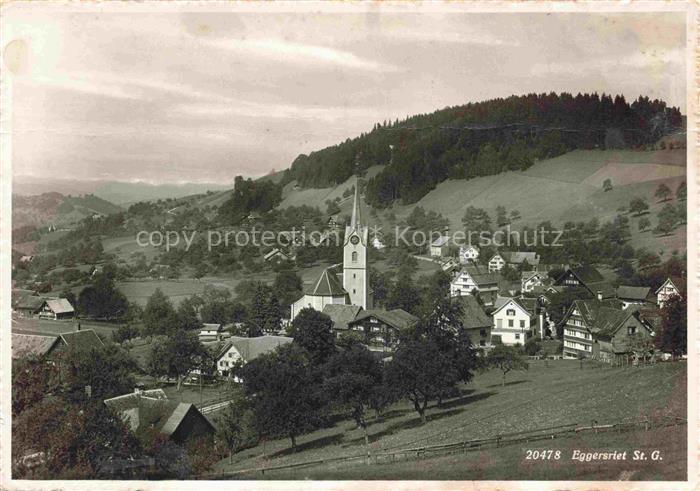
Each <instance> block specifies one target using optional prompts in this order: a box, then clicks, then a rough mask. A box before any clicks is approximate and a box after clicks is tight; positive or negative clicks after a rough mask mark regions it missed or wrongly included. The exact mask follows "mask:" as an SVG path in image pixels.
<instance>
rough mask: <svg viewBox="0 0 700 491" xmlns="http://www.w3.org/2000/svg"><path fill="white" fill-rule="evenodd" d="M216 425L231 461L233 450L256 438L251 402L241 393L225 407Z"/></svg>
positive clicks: (246, 444)
mask: <svg viewBox="0 0 700 491" xmlns="http://www.w3.org/2000/svg"><path fill="white" fill-rule="evenodd" d="M218 426H219V428H220V430H219V434H220V435H221V438H222V440H223V441H224V442H226V446H227V447H228V449H229V458H230V460H231V462H233V454H234V453H235V452H238V451H239V450H242V449H243V448H245V447H247V446H248V445H253V444H254V443H255V442H256V441H257V439H258V435H257V433H256V432H255V416H254V414H253V409H252V407H251V403H250V402H249V401H248V400H247V399H246V398H245V397H244V396H243V395H242V394H239V395H237V397H235V398H234V399H233V400H232V401H231V403H230V404H229V405H228V406H227V407H226V409H225V410H224V411H223V414H222V415H221V420H220V424H219V425H218Z"/></svg>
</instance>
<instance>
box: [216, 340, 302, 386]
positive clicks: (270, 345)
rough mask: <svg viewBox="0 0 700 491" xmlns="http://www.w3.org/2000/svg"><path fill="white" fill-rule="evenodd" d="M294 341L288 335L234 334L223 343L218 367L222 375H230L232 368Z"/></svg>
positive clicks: (217, 358) (217, 361) (218, 355)
mask: <svg viewBox="0 0 700 491" xmlns="http://www.w3.org/2000/svg"><path fill="white" fill-rule="evenodd" d="M292 341H293V339H292V338H289V337H286V336H258V337H256V338H242V337H239V336H233V337H232V338H231V339H229V340H228V341H227V342H226V343H224V344H223V346H222V347H221V349H220V350H219V352H218V354H217V355H216V369H217V371H218V372H219V374H220V375H224V376H226V375H230V370H231V369H233V368H235V367H237V366H240V365H244V364H246V363H248V362H250V361H251V360H254V359H255V358H257V357H258V356H260V355H264V354H266V353H269V352H271V351H273V350H274V349H276V348H277V347H279V346H282V345H285V344H288V343H291V342H292Z"/></svg>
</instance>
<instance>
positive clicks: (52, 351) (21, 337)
mask: <svg viewBox="0 0 700 491" xmlns="http://www.w3.org/2000/svg"><path fill="white" fill-rule="evenodd" d="M102 346H104V344H103V343H102V340H101V339H100V338H99V337H98V336H97V334H95V331H93V330H92V329H85V330H83V331H70V332H64V333H62V334H40V333H32V332H13V333H12V358H20V357H22V356H26V355H34V356H40V357H46V358H47V359H53V360H59V359H60V357H61V355H62V354H63V353H65V352H66V350H68V349H75V350H90V349H93V348H101V347H102Z"/></svg>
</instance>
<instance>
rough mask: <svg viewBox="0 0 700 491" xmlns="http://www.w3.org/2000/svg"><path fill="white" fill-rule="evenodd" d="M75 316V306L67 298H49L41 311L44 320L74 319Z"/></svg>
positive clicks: (40, 315) (40, 314)
mask: <svg viewBox="0 0 700 491" xmlns="http://www.w3.org/2000/svg"><path fill="white" fill-rule="evenodd" d="M74 315H75V310H74V309H73V306H72V305H71V303H70V302H69V301H68V300H67V299H65V298H48V299H46V300H45V301H44V304H43V305H42V306H41V310H39V317H41V318H42V319H53V320H61V319H72V318H73V316H74Z"/></svg>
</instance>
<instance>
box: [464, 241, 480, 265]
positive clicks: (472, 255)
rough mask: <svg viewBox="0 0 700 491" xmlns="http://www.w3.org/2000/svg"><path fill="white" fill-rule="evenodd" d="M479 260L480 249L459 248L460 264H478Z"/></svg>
mask: <svg viewBox="0 0 700 491" xmlns="http://www.w3.org/2000/svg"><path fill="white" fill-rule="evenodd" d="M477 259H479V248H478V247H476V246H473V245H467V246H460V247H459V262H460V263H462V264H469V263H476V261H477Z"/></svg>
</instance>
